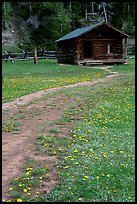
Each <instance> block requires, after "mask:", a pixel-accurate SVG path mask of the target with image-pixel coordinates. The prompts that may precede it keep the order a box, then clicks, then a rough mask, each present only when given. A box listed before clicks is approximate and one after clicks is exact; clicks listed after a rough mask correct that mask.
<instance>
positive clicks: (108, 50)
mask: <svg viewBox="0 0 137 204" xmlns="http://www.w3.org/2000/svg"><path fill="white" fill-rule="evenodd" d="M110 53H112V45H111V44H107V54H110Z"/></svg>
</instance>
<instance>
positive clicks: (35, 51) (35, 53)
mask: <svg viewBox="0 0 137 204" xmlns="http://www.w3.org/2000/svg"><path fill="white" fill-rule="evenodd" d="M34 64H38V58H37V50H36V48H34Z"/></svg>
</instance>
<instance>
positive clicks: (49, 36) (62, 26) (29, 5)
mask: <svg viewBox="0 0 137 204" xmlns="http://www.w3.org/2000/svg"><path fill="white" fill-rule="evenodd" d="M101 20H105V21H106V22H108V23H110V24H111V25H112V26H114V27H116V28H118V29H121V30H123V31H124V32H126V33H127V34H129V35H130V36H133V37H134V32H135V2H121V1H119V2H84V1H81V2H67V1H66V2H65V1H64V2H2V29H4V30H6V29H8V27H9V26H11V25H12V24H14V25H15V26H16V29H17V30H20V32H22V33H23V38H24V39H23V41H22V42H23V43H22V45H21V44H20V43H19V44H18V46H20V48H21V47H23V46H27V48H28V49H29V48H30V49H31V47H32V46H34V45H36V46H37V47H39V48H44V49H48V50H55V49H56V44H55V43H54V41H55V40H56V39H58V38H60V37H62V36H63V35H65V34H67V33H68V32H70V31H72V30H74V29H76V28H80V27H83V26H86V25H90V24H92V23H96V22H99V21H101ZM11 23H12V24H11Z"/></svg>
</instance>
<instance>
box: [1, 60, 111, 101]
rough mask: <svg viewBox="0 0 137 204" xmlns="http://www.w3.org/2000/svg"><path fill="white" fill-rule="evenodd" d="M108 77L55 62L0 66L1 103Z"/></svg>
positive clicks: (42, 61)
mask: <svg viewBox="0 0 137 204" xmlns="http://www.w3.org/2000/svg"><path fill="white" fill-rule="evenodd" d="M106 75H108V73H107V72H105V71H103V70H98V69H86V68H83V67H80V66H75V65H60V64H57V63H56V60H40V61H39V64H38V65H35V64H34V63H33V62H32V61H26V62H19V61H16V62H15V63H9V62H7V63H6V62H3V64H2V76H3V83H2V102H8V101H11V100H13V99H15V98H18V97H20V96H23V95H25V94H29V93H33V92H36V91H40V90H45V89H48V88H53V87H58V86H64V85H69V84H74V83H77V82H83V81H91V80H93V79H95V78H100V77H104V76H106Z"/></svg>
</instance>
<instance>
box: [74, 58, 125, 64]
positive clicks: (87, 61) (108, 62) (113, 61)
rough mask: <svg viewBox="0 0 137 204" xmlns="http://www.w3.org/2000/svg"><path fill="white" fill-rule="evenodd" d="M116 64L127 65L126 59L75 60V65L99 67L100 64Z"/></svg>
mask: <svg viewBox="0 0 137 204" xmlns="http://www.w3.org/2000/svg"><path fill="white" fill-rule="evenodd" d="M115 63H116V64H117V63H121V64H123V63H127V60H126V59H104V60H92V59H83V60H75V64H78V65H87V64H88V65H89V64H90V65H101V64H115Z"/></svg>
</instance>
